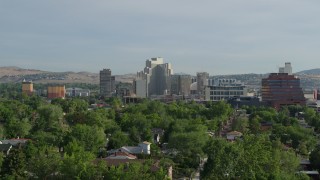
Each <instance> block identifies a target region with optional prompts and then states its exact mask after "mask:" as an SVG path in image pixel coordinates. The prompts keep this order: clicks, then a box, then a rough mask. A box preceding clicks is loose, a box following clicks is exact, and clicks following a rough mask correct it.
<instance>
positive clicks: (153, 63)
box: [135, 57, 173, 97]
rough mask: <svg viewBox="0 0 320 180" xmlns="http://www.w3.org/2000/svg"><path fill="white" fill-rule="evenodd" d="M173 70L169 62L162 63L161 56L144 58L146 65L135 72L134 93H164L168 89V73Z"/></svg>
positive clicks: (150, 94) (141, 94) (140, 94)
mask: <svg viewBox="0 0 320 180" xmlns="http://www.w3.org/2000/svg"><path fill="white" fill-rule="evenodd" d="M172 73H173V70H172V67H171V64H170V63H164V61H163V58H160V57H157V58H151V59H148V60H146V67H145V68H144V70H143V71H140V72H138V73H137V78H136V81H135V84H136V88H135V89H136V95H137V96H138V97H149V96H152V95H164V94H167V93H168V91H170V75H172Z"/></svg>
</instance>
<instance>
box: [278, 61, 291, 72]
mask: <svg viewBox="0 0 320 180" xmlns="http://www.w3.org/2000/svg"><path fill="white" fill-rule="evenodd" d="M279 73H288V75H292V66H291V63H290V62H286V63H285V65H284V67H279Z"/></svg>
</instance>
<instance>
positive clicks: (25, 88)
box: [22, 80, 33, 96]
mask: <svg viewBox="0 0 320 180" xmlns="http://www.w3.org/2000/svg"><path fill="white" fill-rule="evenodd" d="M22 93H25V94H27V95H29V96H31V95H32V94H33V83H32V81H26V80H23V82H22Z"/></svg>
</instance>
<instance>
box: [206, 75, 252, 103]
mask: <svg viewBox="0 0 320 180" xmlns="http://www.w3.org/2000/svg"><path fill="white" fill-rule="evenodd" d="M210 84H211V85H208V86H207V87H206V94H205V97H206V98H205V99H206V100H207V101H221V100H227V99H229V98H231V97H235V96H246V95H247V91H248V90H247V88H246V86H245V85H244V84H243V83H242V82H240V81H237V80H235V79H218V80H216V81H214V82H211V83H210Z"/></svg>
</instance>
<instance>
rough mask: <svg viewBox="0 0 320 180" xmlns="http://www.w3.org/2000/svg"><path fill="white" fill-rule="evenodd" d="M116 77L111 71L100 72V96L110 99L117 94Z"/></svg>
mask: <svg viewBox="0 0 320 180" xmlns="http://www.w3.org/2000/svg"><path fill="white" fill-rule="evenodd" d="M115 89H116V88H115V76H112V75H111V70H110V69H103V70H102V71H100V95H102V96H106V97H110V96H112V94H113V93H114V92H115Z"/></svg>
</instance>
